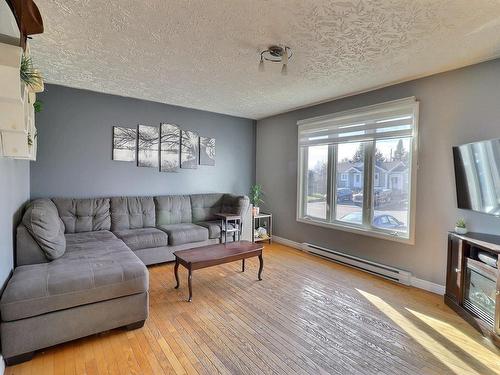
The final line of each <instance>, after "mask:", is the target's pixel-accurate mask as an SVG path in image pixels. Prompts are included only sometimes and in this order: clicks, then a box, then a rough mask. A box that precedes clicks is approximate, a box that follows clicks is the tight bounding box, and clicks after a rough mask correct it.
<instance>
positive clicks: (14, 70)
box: [0, 43, 43, 160]
mask: <svg viewBox="0 0 500 375" xmlns="http://www.w3.org/2000/svg"><path fill="white" fill-rule="evenodd" d="M25 53H29V48H28V47H27V48H26V52H25ZM22 55H23V50H22V48H21V47H17V46H12V45H9V44H4V43H0V143H1V147H0V156H4V157H11V158H15V159H31V160H35V158H36V128H35V110H34V107H33V104H34V102H35V100H36V95H35V93H34V92H33V90H32V89H28V87H26V86H25V85H24V84H23V83H22V82H21V79H20V75H19V70H20V64H21V58H22ZM42 90H43V86H42Z"/></svg>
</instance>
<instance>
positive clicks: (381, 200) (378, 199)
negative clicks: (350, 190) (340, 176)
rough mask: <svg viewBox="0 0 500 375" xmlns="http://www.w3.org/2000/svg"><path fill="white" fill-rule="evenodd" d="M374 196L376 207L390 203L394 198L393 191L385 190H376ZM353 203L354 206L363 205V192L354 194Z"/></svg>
mask: <svg viewBox="0 0 500 375" xmlns="http://www.w3.org/2000/svg"><path fill="white" fill-rule="evenodd" d="M373 195H374V196H375V202H374V203H375V207H377V206H380V205H383V204H386V203H389V202H390V201H391V198H392V190H391V189H384V188H374V189H373ZM352 201H353V202H354V204H356V205H358V206H361V205H362V204H363V192H362V191H360V192H359V193H357V194H353V196H352Z"/></svg>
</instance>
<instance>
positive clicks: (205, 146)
mask: <svg viewBox="0 0 500 375" xmlns="http://www.w3.org/2000/svg"><path fill="white" fill-rule="evenodd" d="M200 165H209V166H215V138H209V137H200Z"/></svg>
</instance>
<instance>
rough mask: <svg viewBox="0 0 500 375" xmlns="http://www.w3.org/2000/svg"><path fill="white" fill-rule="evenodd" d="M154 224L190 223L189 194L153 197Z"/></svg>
mask: <svg viewBox="0 0 500 375" xmlns="http://www.w3.org/2000/svg"><path fill="white" fill-rule="evenodd" d="M154 201H155V206H156V224H157V225H169V224H179V223H191V222H192V213H191V199H190V198H189V195H164V196H161V197H155V198H154Z"/></svg>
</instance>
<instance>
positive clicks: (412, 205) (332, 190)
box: [296, 97, 419, 245]
mask: <svg viewBox="0 0 500 375" xmlns="http://www.w3.org/2000/svg"><path fill="white" fill-rule="evenodd" d="M408 103H411V105H413V135H412V140H411V150H409V152H410V158H411V165H410V167H411V169H410V174H409V182H408V188H409V190H410V191H409V205H408V210H409V212H408V232H407V233H408V235H407V236H405V235H403V234H401V233H398V232H396V231H391V230H386V229H382V228H375V227H374V226H373V225H372V219H373V213H374V208H373V203H374V202H372V200H373V199H372V194H371V193H372V192H373V188H374V185H375V178H374V173H375V168H376V163H375V162H374V159H375V143H376V142H375V141H376V140H367V141H366V143H365V152H364V153H365V158H364V165H365V168H364V179H363V186H364V189H363V191H364V194H363V223H362V224H361V225H357V224H352V223H345V222H342V221H339V220H336V219H335V208H336V204H337V200H336V178H337V177H336V176H337V173H336V170H335V168H336V164H337V163H336V162H337V160H336V157H337V151H336V147H337V145H336V144H330V146H329V150H330V151H329V175H328V181H329V184H328V194H327V207H326V209H327V213H326V220H322V219H317V218H313V217H307V216H305V215H304V212H305V201H304V197H303V193H304V181H305V180H306V178H307V168H303V166H304V164H303V163H304V160H306V158H307V152H305V147H301V146H300V137H299V146H298V163H297V176H298V178H297V211H296V214H297V216H296V220H297V221H298V222H301V223H307V224H311V225H317V226H321V227H325V228H330V229H338V230H342V231H347V232H351V233H356V234H362V235H366V236H371V237H376V238H381V239H386V240H392V241H397V242H401V243H405V244H410V245H413V244H415V218H416V196H417V170H418V117H419V103H418V101H417V100H416V98H415V97H410V98H405V99H400V100H395V101H391V102H386V103H381V104H375V105H373V106H367V107H362V108H358V109H354V110H349V111H343V112H338V113H334V114H331V115H326V116H320V117H315V118H312V119H306V120H301V121H299V122H298V123H297V124H298V125H299V126H300V125H302V124H315V123H321V124H323V123H328V122H329V121H330V120H337V119H339V118H342V119H345V118H349V117H351V116H352V117H355V116H360V115H361V116H362V115H364V114H366V113H369V112H371V111H376V110H378V109H379V108H382V109H383V108H384V107H385V108H391V107H392V106H394V107H397V106H398V105H401V104H403V105H405V104H408ZM356 136H357V135H356ZM318 138H319V137H318ZM387 139H392V138H391V137H387ZM359 141H363V140H359ZM338 143H343V142H338ZM306 161H307V160H306ZM366 192H370V194H366Z"/></svg>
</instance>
